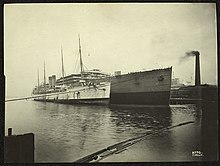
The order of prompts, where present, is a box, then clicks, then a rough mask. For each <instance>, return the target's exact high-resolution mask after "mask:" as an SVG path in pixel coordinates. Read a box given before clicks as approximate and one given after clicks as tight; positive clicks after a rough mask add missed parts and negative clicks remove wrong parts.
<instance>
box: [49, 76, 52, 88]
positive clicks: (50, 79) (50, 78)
mask: <svg viewBox="0 0 220 166" xmlns="http://www.w3.org/2000/svg"><path fill="white" fill-rule="evenodd" d="M49 88H52V77H51V76H49Z"/></svg>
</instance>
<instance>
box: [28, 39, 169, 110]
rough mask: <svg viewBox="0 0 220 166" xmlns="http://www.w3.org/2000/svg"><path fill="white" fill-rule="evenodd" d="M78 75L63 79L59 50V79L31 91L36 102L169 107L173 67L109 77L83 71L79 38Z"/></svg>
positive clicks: (118, 73) (116, 73)
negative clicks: (60, 71)
mask: <svg viewBox="0 0 220 166" xmlns="http://www.w3.org/2000/svg"><path fill="white" fill-rule="evenodd" d="M79 56H80V70H81V71H80V73H79V74H71V75H68V76H64V65H63V51H62V47H61V61H62V77H61V78H59V79H57V80H56V76H55V75H52V76H50V77H49V83H47V84H46V77H45V65H44V83H43V84H42V85H39V74H38V85H37V86H36V87H35V88H34V90H33V92H32V96H34V100H35V101H46V102H54V103H65V104H95V105H110V106H125V105H129V106H131V105H135V106H147V105H165V106H168V105H169V99H170V89H171V73H172V67H169V68H165V69H156V70H151V71H141V72H134V73H129V74H123V75H122V74H121V72H120V71H117V72H115V74H114V75H113V76H112V75H110V74H107V73H103V72H101V70H99V69H93V70H87V71H86V70H84V67H83V62H82V55H81V45H80V38H79Z"/></svg>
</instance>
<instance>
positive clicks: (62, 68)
mask: <svg viewBox="0 0 220 166" xmlns="http://www.w3.org/2000/svg"><path fill="white" fill-rule="evenodd" d="M61 62H62V77H63V86H64V65H63V48H62V46H61Z"/></svg>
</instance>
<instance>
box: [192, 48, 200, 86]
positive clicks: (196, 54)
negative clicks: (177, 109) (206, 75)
mask: <svg viewBox="0 0 220 166" xmlns="http://www.w3.org/2000/svg"><path fill="white" fill-rule="evenodd" d="M192 54H194V55H195V56H196V66H195V86H199V85H200V84H201V79H200V61H199V55H200V53H199V52H198V51H192Z"/></svg>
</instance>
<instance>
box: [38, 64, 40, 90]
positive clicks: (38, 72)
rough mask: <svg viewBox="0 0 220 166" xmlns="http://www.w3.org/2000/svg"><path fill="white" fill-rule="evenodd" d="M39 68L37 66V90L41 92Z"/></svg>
mask: <svg viewBox="0 0 220 166" xmlns="http://www.w3.org/2000/svg"><path fill="white" fill-rule="evenodd" d="M39 84H40V83H39V68H37V91H38V93H39V89H40V87H39Z"/></svg>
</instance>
